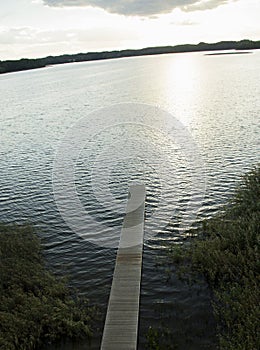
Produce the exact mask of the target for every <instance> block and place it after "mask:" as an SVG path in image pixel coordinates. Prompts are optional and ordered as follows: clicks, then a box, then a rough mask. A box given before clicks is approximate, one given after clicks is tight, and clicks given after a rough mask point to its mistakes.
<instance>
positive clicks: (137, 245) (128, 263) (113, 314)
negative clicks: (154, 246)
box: [101, 185, 145, 350]
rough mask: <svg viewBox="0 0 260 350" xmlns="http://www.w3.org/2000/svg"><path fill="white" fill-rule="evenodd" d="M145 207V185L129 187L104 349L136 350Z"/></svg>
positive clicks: (104, 336)
mask: <svg viewBox="0 0 260 350" xmlns="http://www.w3.org/2000/svg"><path fill="white" fill-rule="evenodd" d="M144 207H145V186H144V185H133V186H130V189H129V198H128V203H127V208H126V215H125V218H124V222H123V227H122V231H121V237H120V243H119V247H118V251H117V258H116V265H115V270H114V276H113V281H112V287H111V292H110V297H109V303H108V308H107V315H106V322H105V327H104V331H103V338H102V344H101V350H136V348H137V334H138V319H139V299H140V284H141V272H142V253H143V235H144Z"/></svg>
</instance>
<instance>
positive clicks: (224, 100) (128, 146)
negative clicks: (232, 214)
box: [0, 51, 260, 350]
mask: <svg viewBox="0 0 260 350" xmlns="http://www.w3.org/2000/svg"><path fill="white" fill-rule="evenodd" d="M259 72H260V52H259V51H254V52H253V53H251V54H248V55H231V56H205V55H204V53H185V54H169V55H158V56H146V57H136V58H125V59H116V60H108V61H99V62H84V63H75V64H66V65H59V66H53V67H47V68H44V69H40V70H33V71H26V72H18V73H10V74H6V75H1V76H0V96H1V97H0V98H1V111H0V125H1V129H0V130H1V144H0V156H1V157H0V169H1V171H0V181H1V192H0V221H2V222H14V221H15V222H18V223H21V222H28V221H29V222H31V223H33V224H34V225H36V227H37V231H38V233H39V235H40V236H41V237H42V239H43V242H44V244H45V246H46V258H47V261H48V264H49V266H50V267H51V268H53V269H54V270H55V271H56V272H58V273H66V274H69V275H70V277H71V278H70V284H71V285H72V286H75V287H77V288H78V290H79V293H80V294H82V295H87V297H88V298H89V299H90V301H91V303H93V304H95V303H97V304H98V305H99V306H100V308H101V312H102V315H103V316H102V317H103V318H104V316H105V312H106V305H107V301H108V296H109V292H110V286H111V280H112V274H113V268H114V262H115V256H116V245H117V239H118V237H119V234H120V225H121V223H122V217H123V210H124V206H125V203H126V200H127V191H128V185H129V184H130V183H133V182H143V183H145V185H146V189H147V200H146V219H147V220H146V222H147V225H146V228H145V244H144V264H143V277H142V294H141V316H140V336H139V349H144V344H145V333H146V332H147V330H148V327H149V325H152V326H153V327H160V326H161V325H163V324H164V325H167V327H168V328H169V330H170V332H171V333H172V334H173V338H174V342H175V344H176V345H177V348H178V349H183V350H189V349H191V350H195V349H211V348H212V349H214V348H215V346H216V345H215V338H214V320H213V319H212V316H211V309H210V293H209V291H208V289H207V286H206V285H205V284H204V283H203V282H202V283H201V285H199V284H196V285H194V286H192V287H188V286H187V285H186V284H185V283H183V282H181V281H180V280H178V279H177V278H176V276H175V273H174V268H172V269H170V270H169V269H167V267H165V266H161V264H160V261H161V258H162V257H163V256H164V255H165V251H166V250H165V247H167V245H168V243H169V242H176V244H178V243H180V242H182V241H183V240H184V239H185V236H186V234H185V229H184V228H183V227H182V223H183V222H186V221H187V220H186V219H187V218H190V215H191V214H192V215H193V216H192V220H190V221H189V220H188V221H189V224H190V223H191V222H192V221H193V224H196V222H197V221H198V220H199V219H202V218H205V217H211V216H212V215H213V214H214V213H215V212H216V211H217V210H218V209H219V208H220V207H221V205H223V204H224V203H225V202H226V201H227V199H228V198H229V197H230V195H231V194H232V192H233V191H234V188H235V186H236V185H237V183H238V182H239V179H240V176H241V175H242V174H243V173H245V172H246V171H247V170H249V169H250V167H251V166H252V165H254V164H256V163H257V162H259V115H260V100H259V95H260V91H259V90H260V84H259V78H260V76H259ZM119 103H120V104H121V105H120V106H118V104H119ZM104 108H105V109H104ZM64 138H65V141H66V140H67V141H66V142H67V143H66V142H65V141H63V145H64V142H65V146H66V147H67V151H66V152H65V155H64V152H62V151H61V150H62V139H63V140H64ZM68 140H69V141H68ZM75 144H76V146H77V145H78V144H80V148H79V149H78V151H77V154H75V155H74V158H73V157H72V153H73V147H74V146H75ZM57 156H58V162H59V160H63V158H62V157H63V156H64V161H63V162H62V161H61V162H60V163H59V166H64V173H66V174H67V175H66V176H67V177H65V178H64V179H62V178H61V177H59V176H58V177H55V174H56V171H57ZM55 157H56V158H55ZM70 157H71V159H72V158H73V159H72V160H73V161H74V163H71V162H70V161H71V159H70ZM55 159H56V162H55ZM55 166H56V167H55ZM59 169H60V168H59ZM69 170H72V174H73V175H74V185H75V186H74V194H76V197H77V199H79V201H78V204H79V203H80V205H81V209H82V210H83V214H84V215H83V216H82V215H81V214H82V213H81V212H80V211H78V210H77V207H76V206H75V202H73V201H72V197H71V196H70V192H66V191H65V190H64V188H65V187H66V186H65V185H66V184H67V182H69V181H68V176H69V175H68V174H69ZM53 179H54V182H55V181H56V185H57V182H58V183H59V180H60V181H61V182H62V181H64V184H65V185H64V187H59V186H56V187H55V183H54V189H53ZM55 179H56V180H55ZM64 191H65V192H64ZM55 199H56V201H55ZM58 209H61V213H60V211H59V210H58ZM62 209H64V213H65V214H64V213H62ZM61 214H63V215H61ZM185 220H186V221H185ZM79 222H81V224H82V222H83V225H81V229H80V230H79V231H78V232H77V233H75V232H74V231H75V230H74V229H73V227H74V228H75V227H78V226H77V225H78V223H79ZM73 225H74V226H73ZM76 231H77V229H76ZM83 231H84V232H85V233H84V234H83V233H82V232H83ZM107 238H111V239H112V244H111V245H109V244H107V240H106V239H107ZM100 327H102V322H101V324H100ZM101 333H102V330H101V331H100V333H99V334H97V335H96V336H95V338H94V340H93V344H92V348H93V349H98V348H99V343H100V335H101ZM63 348H64V349H69V350H70V349H76V348H77V349H84V348H85V346H84V345H78V346H77V347H75V346H74V345H73V346H72V345H71V344H68V345H67V346H64V347H63Z"/></svg>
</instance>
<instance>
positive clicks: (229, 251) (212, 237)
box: [171, 166, 260, 350]
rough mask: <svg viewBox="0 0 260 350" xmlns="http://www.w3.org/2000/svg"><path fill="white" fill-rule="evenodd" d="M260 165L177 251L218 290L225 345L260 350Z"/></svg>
mask: <svg viewBox="0 0 260 350" xmlns="http://www.w3.org/2000/svg"><path fill="white" fill-rule="evenodd" d="M259 219H260V167H259V166H258V167H255V168H254V169H253V170H252V171H251V172H250V173H248V174H247V175H246V176H244V178H243V182H242V183H241V184H240V186H239V187H238V188H237V190H236V192H235V194H234V196H233V197H232V199H231V201H230V202H229V204H228V205H227V206H226V207H225V208H224V210H223V212H222V213H220V214H219V215H218V216H217V217H215V218H213V219H211V220H206V221H205V222H203V224H202V226H201V228H199V229H198V230H196V232H195V233H196V235H197V238H195V239H192V240H191V243H190V245H189V246H186V247H185V246H183V253H182V258H181V259H180V249H179V248H178V250H177V252H176V259H175V253H174V249H173V250H172V253H171V254H172V258H173V261H174V262H175V263H183V262H185V263H187V259H188V261H190V263H191V266H192V268H193V269H194V270H195V271H199V272H201V273H203V274H204V276H205V277H206V279H207V281H208V283H209V285H210V286H211V287H212V289H213V291H214V295H215V301H214V310H215V315H216V317H217V321H218V328H219V339H220V349H225V350H257V349H260V337H259V332H258V330H259V329H258V326H259V319H260V309H259V290H260V277H259V271H260V259H259V227H260V220H259Z"/></svg>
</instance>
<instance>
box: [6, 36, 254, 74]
mask: <svg viewBox="0 0 260 350" xmlns="http://www.w3.org/2000/svg"><path fill="white" fill-rule="evenodd" d="M256 49H260V40H259V41H251V40H241V41H220V42H218V43H213V44H208V43H204V42H201V43H199V44H197V45H193V44H185V45H177V46H160V47H147V48H144V49H139V50H121V51H103V52H88V53H78V54H71V55H67V54H66V55H60V56H48V57H44V58H36V59H29V58H22V59H20V60H7V61H0V74H4V73H11V72H19V71H23V70H30V69H37V68H43V67H47V66H53V65H55V64H64V63H72V62H87V61H98V60H107V59H115V58H123V57H137V56H147V55H161V54H170V53H184V52H201V51H224V50H256ZM240 53H242V52H241V51H239V52H232V53H231V52H230V53H216V54H215V55H220V54H240ZM243 53H248V52H243Z"/></svg>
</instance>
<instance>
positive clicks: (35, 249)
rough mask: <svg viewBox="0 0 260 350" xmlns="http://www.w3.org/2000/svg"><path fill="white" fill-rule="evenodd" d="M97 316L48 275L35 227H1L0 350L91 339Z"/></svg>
mask: <svg viewBox="0 0 260 350" xmlns="http://www.w3.org/2000/svg"><path fill="white" fill-rule="evenodd" d="M94 313H95V310H94V308H90V307H89V306H88V303H87V301H86V300H80V299H78V298H76V297H74V298H72V296H71V295H70V291H69V290H68V288H67V287H66V283H65V280H64V279H58V278H57V277H55V276H54V275H53V274H51V273H50V272H49V271H47V270H46V268H45V265H44V261H43V258H42V251H41V244H40V240H39V239H38V237H37V236H36V234H35V232H34V230H33V228H32V227H30V226H17V225H0V349H1V350H7V349H8V350H33V349H39V347H40V346H41V345H43V344H48V343H51V342H54V341H57V340H59V339H60V338H61V337H63V336H66V337H71V338H81V337H87V338H88V339H90V337H91V326H90V325H91V321H92V319H93V317H94Z"/></svg>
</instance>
